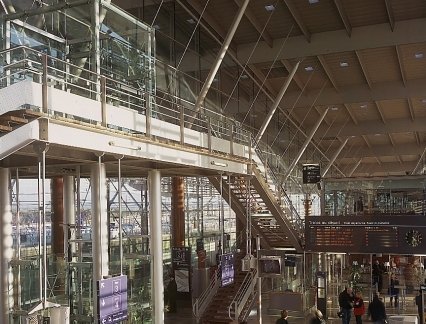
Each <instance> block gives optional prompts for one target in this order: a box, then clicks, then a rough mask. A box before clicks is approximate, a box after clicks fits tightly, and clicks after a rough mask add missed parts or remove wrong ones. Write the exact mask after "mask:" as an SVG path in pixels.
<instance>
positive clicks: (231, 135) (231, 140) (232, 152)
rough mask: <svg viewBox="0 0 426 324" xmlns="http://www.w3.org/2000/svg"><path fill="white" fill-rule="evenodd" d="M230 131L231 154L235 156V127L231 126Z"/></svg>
mask: <svg viewBox="0 0 426 324" xmlns="http://www.w3.org/2000/svg"><path fill="white" fill-rule="evenodd" d="M229 131H230V135H229V154H231V155H234V125H232V124H231V127H230V129H229Z"/></svg>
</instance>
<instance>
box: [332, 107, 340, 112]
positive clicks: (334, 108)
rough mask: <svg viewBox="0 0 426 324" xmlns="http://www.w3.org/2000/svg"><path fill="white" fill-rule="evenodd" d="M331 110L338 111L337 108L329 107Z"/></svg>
mask: <svg viewBox="0 0 426 324" xmlns="http://www.w3.org/2000/svg"><path fill="white" fill-rule="evenodd" d="M331 110H334V111H336V110H339V107H331Z"/></svg>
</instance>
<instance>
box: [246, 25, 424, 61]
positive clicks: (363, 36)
mask: <svg viewBox="0 0 426 324" xmlns="http://www.w3.org/2000/svg"><path fill="white" fill-rule="evenodd" d="M425 29H426V18H421V19H411V20H402V21H398V28H397V29H395V30H394V31H393V32H392V31H391V30H389V25H388V24H377V25H369V26H361V27H355V28H352V34H351V37H350V38H349V37H348V35H347V34H346V31H344V30H336V31H328V32H323V33H316V34H315V37H313V38H312V39H311V41H310V42H307V41H306V40H305V39H304V38H302V37H300V36H295V37H290V38H289V39H288V40H287V43H286V50H285V51H281V45H280V44H282V43H283V42H284V39H276V40H275V41H274V46H273V47H272V48H269V46H267V45H266V44H259V45H258V46H257V47H256V48H255V50H254V52H253V54H252V56H251V58H250V63H260V62H269V61H270V62H272V61H274V59H275V58H277V59H279V60H283V59H284V60H285V59H293V58H300V57H307V56H314V55H320V54H331V53H341V52H351V51H356V50H362V49H372V48H380V47H388V46H396V45H399V44H414V43H423V42H426V33H413V30H425ZM254 45H255V44H254V43H249V44H241V45H240V46H238V57H239V59H240V61H241V62H246V61H247V59H248V58H249V57H250V55H251V53H252V51H253V48H254Z"/></svg>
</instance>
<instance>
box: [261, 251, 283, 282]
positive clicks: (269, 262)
mask: <svg viewBox="0 0 426 324" xmlns="http://www.w3.org/2000/svg"><path fill="white" fill-rule="evenodd" d="M259 271H260V276H262V277H270V276H279V275H281V257H279V256H264V257H261V258H260V259H259Z"/></svg>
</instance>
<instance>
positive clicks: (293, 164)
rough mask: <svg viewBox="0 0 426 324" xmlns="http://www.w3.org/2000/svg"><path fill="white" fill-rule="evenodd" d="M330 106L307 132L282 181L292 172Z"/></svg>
mask: <svg viewBox="0 0 426 324" xmlns="http://www.w3.org/2000/svg"><path fill="white" fill-rule="evenodd" d="M329 109H330V108H327V109H326V110H324V112H323V113H322V115H321V116H320V118H319V120H318V121H317V123H316V124H315V126H314V128H313V129H312V130H311V132H310V133H309V135H308V137H307V138H306V140H305V143H303V146H302V147H301V148H300V151H299V153H297V156H296V158H295V159H294V160H293V162H292V163H291V165H290V167H289V168H288V170H287V173H286V174H285V176H284V179H283V182H285V181H286V180H287V178H288V177H289V175H290V174H291V172H293V169H294V167H295V166H296V165H297V163H298V162H299V160H300V158H301V157H302V154H303V153H304V152H305V150H306V148H307V147H308V144H309V143H310V142H311V140H312V137H314V135H315V132H316V131H317V130H318V128H319V127H320V125H321V123H322V121H323V120H324V117H325V115H326V114H327V112H328V110H329Z"/></svg>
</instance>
